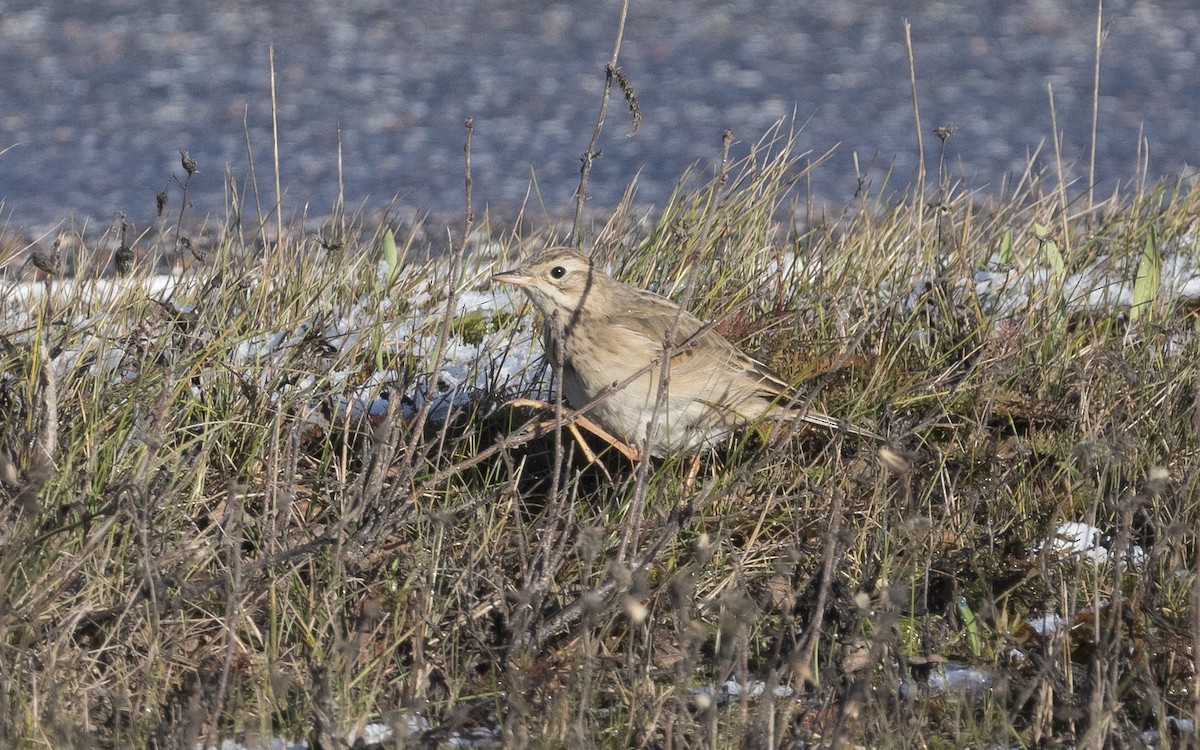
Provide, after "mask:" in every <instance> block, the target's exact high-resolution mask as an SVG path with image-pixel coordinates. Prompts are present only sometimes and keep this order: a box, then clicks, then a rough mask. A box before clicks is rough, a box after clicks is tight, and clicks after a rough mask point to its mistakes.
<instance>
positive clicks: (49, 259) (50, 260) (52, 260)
mask: <svg viewBox="0 0 1200 750" xmlns="http://www.w3.org/2000/svg"><path fill="white" fill-rule="evenodd" d="M61 244H62V238H61V237H59V238H58V239H56V240H55V241H54V246H53V247H51V248H50V249H49V250H47V249H46V248H44V247H35V248H34V249H33V252H32V253H31V254H30V255H29V260H30V262H31V263H33V265H34V266H35V267H37V268H38V269H40V270H41V271H42V272H43V273H48V274H50V275H51V276H58V275H59V274H61V273H62V255H61V254H59V246H60V245H61Z"/></svg>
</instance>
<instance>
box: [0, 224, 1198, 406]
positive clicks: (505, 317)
mask: <svg viewBox="0 0 1200 750" xmlns="http://www.w3.org/2000/svg"><path fill="white" fill-rule="evenodd" d="M1198 244H1200V239H1198V238H1197V237H1195V236H1191V235H1188V236H1185V237H1183V238H1181V239H1178V240H1176V241H1174V243H1173V244H1171V245H1166V244H1165V243H1164V247H1163V248H1162V249H1163V251H1164V257H1163V261H1162V269H1161V285H1160V289H1159V295H1160V298H1162V299H1178V298H1198V297H1200V265H1198V263H1197V253H1196V247H1197V245H1198ZM759 256H760V257H761V259H762V261H763V262H762V263H760V265H761V270H760V272H759V273H760V275H761V276H762V279H763V280H764V283H770V284H772V285H773V284H774V282H776V281H778V277H779V274H781V273H783V274H784V275H785V281H790V280H793V279H795V278H799V279H800V280H805V279H807V280H809V281H811V280H812V278H813V276H814V274H819V273H820V272H821V267H820V262H821V261H820V260H819V259H818V260H815V261H814V260H812V259H809V258H805V257H803V256H800V255H796V254H783V255H777V254H775V253H772V252H770V251H769V250H763V251H762V252H761V253H760V254H759ZM1135 260H1136V259H1135ZM501 263H502V262H501ZM499 265H500V264H498V263H497V261H496V259H495V257H494V254H492V253H484V252H481V253H479V254H477V255H474V256H471V257H469V258H468V259H467V262H466V263H465V264H464V267H463V269H462V273H461V275H460V276H461V278H460V289H459V291H458V293H457V295H456V298H455V301H454V311H455V312H454V316H455V319H456V320H459V321H469V322H470V323H471V326H470V327H471V328H472V330H473V334H474V335H473V336H463V335H453V336H451V338H450V340H449V341H448V342H447V346H446V347H445V350H444V351H443V352H441V355H442V361H441V365H440V367H439V368H438V371H437V372H436V373H430V372H417V373H411V372H398V371H387V370H385V371H379V372H375V373H374V374H372V375H370V376H369V377H368V378H367V379H366V380H365V381H364V382H359V380H358V379H357V376H358V375H359V373H360V371H361V368H356V367H352V366H349V365H348V363H344V362H341V363H339V362H337V353H339V352H347V351H360V350H362V349H363V348H364V347H365V348H368V349H369V348H372V347H378V348H380V349H382V350H383V351H385V352H389V353H392V354H396V353H402V354H404V355H405V358H406V359H407V360H408V361H410V362H418V363H419V362H428V363H431V364H432V362H433V361H434V359H435V358H436V357H437V355H438V342H439V338H440V332H441V320H442V318H443V316H444V315H445V303H444V301H443V297H442V294H441V290H442V289H444V288H445V278H444V274H445V273H446V269H445V268H444V264H442V265H441V266H438V268H439V269H440V271H439V272H436V273H435V272H434V271H433V269H434V268H435V266H434V265H433V264H419V265H416V266H412V267H409V268H407V269H403V270H402V271H401V274H400V279H399V280H398V283H397V284H396V287H395V288H402V289H407V290H410V292H409V295H408V296H407V298H405V299H404V300H403V304H402V305H401V304H399V303H398V302H397V301H396V300H394V299H391V298H386V299H382V300H372V299H370V298H369V297H368V295H366V294H364V295H363V296H362V298H361V299H359V300H358V301H357V302H356V303H354V304H353V305H352V306H351V307H350V308H349V309H346V310H342V311H341V312H340V314H339V316H338V317H336V318H332V319H328V318H326V317H322V316H320V315H317V314H316V312H314V317H313V318H312V319H310V320H309V321H308V322H307V323H303V324H299V325H292V326H289V327H278V328H272V327H271V325H270V323H269V321H267V322H265V324H264V326H263V330H262V331H261V332H260V333H258V334H256V335H252V336H249V337H246V338H244V339H242V340H240V341H236V342H233V343H232V345H231V346H230V347H229V348H228V350H227V357H228V359H227V361H226V362H224V364H225V365H227V366H229V367H232V368H237V369H238V371H239V373H240V374H241V375H242V376H243V377H246V378H247V380H248V381H249V382H252V383H255V384H257V385H266V384H268V383H270V382H274V381H273V377H274V371H275V369H276V368H278V367H285V368H290V369H296V362H295V358H296V356H297V351H298V350H299V349H301V348H302V347H303V346H304V344H305V342H306V341H311V340H312V339H313V338H318V339H321V340H323V341H324V342H326V343H327V344H328V346H329V347H331V349H332V353H331V354H330V356H331V357H332V358H333V360H334V363H335V364H334V365H333V366H332V367H331V369H330V370H329V371H327V372H322V373H314V374H313V375H312V376H299V377H297V378H296V379H295V380H294V382H293V383H292V384H291V385H289V386H287V387H288V388H291V389H296V388H304V387H314V386H315V384H316V380H317V377H316V376H319V377H320V378H321V379H322V380H323V384H324V387H325V388H326V389H327V390H332V391H333V392H336V393H340V394H341V395H342V397H343V399H344V404H345V407H346V408H348V409H350V410H351V411H352V412H354V413H372V412H375V411H377V410H378V409H379V408H380V404H379V403H378V400H379V397H380V394H381V393H383V392H384V391H385V390H388V389H391V390H393V391H394V390H395V388H396V387H397V384H399V383H403V384H404V385H405V393H404V394H403V395H404V397H405V399H406V401H405V402H406V404H408V405H409V407H410V408H414V409H416V408H420V406H421V404H422V401H423V399H424V397H425V395H426V394H427V393H428V392H429V384H430V382H431V381H432V382H434V383H436V388H435V389H434V392H435V395H434V403H433V404H431V412H430V413H431V415H432V416H433V417H434V418H435V419H436V418H441V417H443V416H444V415H445V414H446V413H447V412H448V411H449V409H451V408H453V407H454V406H456V405H461V404H464V403H467V402H469V401H471V400H473V399H475V398H477V397H478V396H479V395H480V394H483V393H488V392H502V393H505V394H509V395H512V396H517V395H524V396H532V397H538V398H547V397H549V395H550V393H549V391H548V386H547V384H546V380H547V379H548V378H547V374H546V372H545V368H544V367H542V366H541V345H540V341H539V336H538V335H537V333H538V332H537V329H536V324H535V322H534V320H533V319H532V310H531V308H530V307H529V306H528V305H527V304H525V302H524V298H523V296H522V295H521V294H520V293H519V292H518V291H517V290H513V289H509V288H504V287H498V286H497V285H493V284H490V282H489V281H488V276H489V275H490V274H491V273H492V272H494V271H496V270H498V268H499ZM376 273H377V274H378V275H379V278H380V279H384V278H386V276H387V273H388V270H387V268H386V266H385V265H384V264H382V263H380V264H379V265H378V267H377V269H376ZM1136 273H1137V269H1136V263H1130V262H1124V263H1118V262H1112V261H1111V259H1100V260H1097V261H1096V262H1094V263H1092V264H1091V265H1089V266H1088V267H1086V268H1084V269H1082V270H1080V271H1078V272H1076V273H1072V274H1069V275H1067V276H1065V277H1064V278H1062V279H1061V295H1062V297H1063V299H1064V305H1065V307H1066V308H1067V309H1076V310H1096V309H1098V308H1107V309H1120V308H1122V307H1126V306H1128V305H1129V304H1130V303H1131V302H1132V294H1133V292H1132V290H1133V283H1134V278H1135V276H1136ZM421 275H424V277H423V278H422V277H421ZM931 278H932V277H931ZM927 281H928V280H927ZM942 281H943V283H944V281H945V280H944V279H942ZM1054 281H1055V278H1054V274H1053V272H1052V271H1051V269H1050V268H1049V267H1047V266H1045V265H1038V264H1036V263H1033V262H1029V261H1018V260H1015V259H1009V260H1008V261H1002V259H1001V258H1000V257H999V256H998V255H996V256H993V257H991V258H989V259H988V260H987V261H986V262H984V263H982V264H981V266H980V267H979V268H977V269H976V270H975V271H974V272H973V275H972V276H970V277H969V278H962V279H960V280H959V289H960V291H963V292H966V293H969V294H975V295H977V296H978V297H979V300H980V303H981V304H982V305H983V306H984V307H985V309H990V310H992V311H993V312H994V313H996V314H997V317H998V318H999V317H1004V316H1006V315H1010V314H1016V313H1019V312H1020V311H1022V310H1025V309H1028V306H1029V305H1030V303H1031V301H1035V300H1038V299H1039V298H1041V299H1043V300H1044V299H1045V295H1046V293H1047V289H1052V288H1053V282H1054ZM204 282H205V279H204V277H203V274H198V273H195V269H193V270H192V271H187V272H176V273H171V274H162V275H154V276H144V277H135V278H124V279H115V278H106V279H62V280H55V281H54V282H53V283H52V284H49V285H47V284H46V283H44V282H42V281H34V282H30V281H25V282H9V283H8V284H7V285H3V286H0V320H3V333H4V334H5V335H6V336H7V337H8V340H9V341H10V342H13V343H20V342H21V341H23V340H29V339H30V338H31V337H32V336H34V335H35V332H36V331H37V330H38V325H39V321H40V318H41V313H40V311H41V309H42V306H43V305H44V304H45V299H46V296H47V294H48V293H49V294H51V295H52V296H53V298H54V301H55V304H56V305H58V306H60V307H61V308H63V309H69V310H70V318H69V320H66V321H64V322H65V325H66V328H65V330H71V331H75V332H77V333H78V335H77V336H74V337H71V338H70V339H69V340H68V341H67V342H66V344H67V346H66V348H65V349H64V350H63V351H62V353H61V354H60V355H59V356H58V357H57V358H56V360H55V366H56V368H57V369H58V371H59V373H60V374H63V373H66V372H76V373H77V372H79V371H80V368H83V369H84V370H87V371H91V372H92V373H94V374H97V375H102V376H104V377H109V378H113V379H115V380H123V379H128V378H130V377H131V376H134V375H136V373H133V372H131V371H130V370H129V367H128V364H129V357H130V352H131V351H132V350H134V349H136V347H137V346H139V345H140V346H142V347H145V346H150V345H152V342H150V340H149V339H148V337H147V334H146V332H145V331H142V332H140V334H138V335H140V336H141V338H140V339H139V340H137V341H130V340H129V336H130V331H131V330H134V329H135V328H136V325H135V323H136V322H135V321H130V320H129V319H128V318H129V310H130V308H131V307H132V306H133V305H134V304H136V303H139V302H141V301H144V300H146V299H149V300H154V301H156V302H157V303H158V304H159V306H160V307H161V308H162V309H163V311H164V315H166V316H167V317H169V318H173V319H176V320H180V319H187V318H189V317H192V316H194V317H195V318H196V319H197V320H198V321H200V322H201V323H203V322H204V309H203V305H202V300H196V297H197V296H198V293H199V292H200V291H201V289H202V284H203V283H204ZM247 283H248V284H249V286H250V287H251V291H250V292H249V293H250V294H270V293H271V287H272V286H274V284H273V282H272V281H271V280H266V281H265V283H266V285H267V287H266V288H257V285H259V284H263V283H264V281H263V280H262V279H250V280H249V281H248V282H247ZM925 286H926V285H925V283H923V282H921V281H920V280H918V283H914V284H913V285H912V286H911V287H910V288H911V289H912V291H911V293H910V294H909V295H907V298H908V302H909V305H910V306H915V305H917V304H920V300H921V298H922V295H921V292H922V289H924V288H925ZM887 294H888V290H882V289H881V290H879V295H880V298H881V299H883V298H885V297H886V295H887ZM68 301H69V305H68ZM63 306H65V307H63ZM522 311H524V312H525V317H524V318H523V319H520V320H516V321H514V320H513V318H514V317H515V316H516V315H518V314H519V313H521V312H522ZM201 327H203V326H201ZM59 330H63V329H59ZM459 333H462V332H461V331H460V332H459ZM210 335H211V334H210ZM468 339H470V340H468ZM1176 343H1177V344H1179V345H1178V346H1174V347H1172V349H1173V350H1174V351H1179V350H1181V349H1182V348H1183V347H1182V344H1183V343H1185V342H1182V341H1180V342H1176ZM1168 353H1169V352H1168ZM308 361H309V360H307V359H306V360H305V364H307V363H308ZM301 369H302V367H301Z"/></svg>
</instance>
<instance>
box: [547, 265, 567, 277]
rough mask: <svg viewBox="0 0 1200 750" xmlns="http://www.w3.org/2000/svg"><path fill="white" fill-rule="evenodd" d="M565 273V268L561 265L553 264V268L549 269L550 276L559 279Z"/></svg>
mask: <svg viewBox="0 0 1200 750" xmlns="http://www.w3.org/2000/svg"><path fill="white" fill-rule="evenodd" d="M566 275H567V269H565V268H563V267H562V266H555V267H554V268H551V269H550V278H552V279H561V278H562V277H563V276H566Z"/></svg>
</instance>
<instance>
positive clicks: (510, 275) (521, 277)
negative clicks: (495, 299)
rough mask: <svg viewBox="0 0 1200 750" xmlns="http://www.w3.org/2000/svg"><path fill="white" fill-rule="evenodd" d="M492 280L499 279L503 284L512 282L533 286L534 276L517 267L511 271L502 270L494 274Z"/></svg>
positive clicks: (514, 284) (517, 284)
mask: <svg viewBox="0 0 1200 750" xmlns="http://www.w3.org/2000/svg"><path fill="white" fill-rule="evenodd" d="M492 281H499V282H500V283H501V284H512V285H513V286H531V285H532V284H533V277H532V276H530V275H529V274H527V273H525V272H524V271H520V270H518V269H516V268H514V269H512V270H511V271H501V272H500V273H496V274H492Z"/></svg>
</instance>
